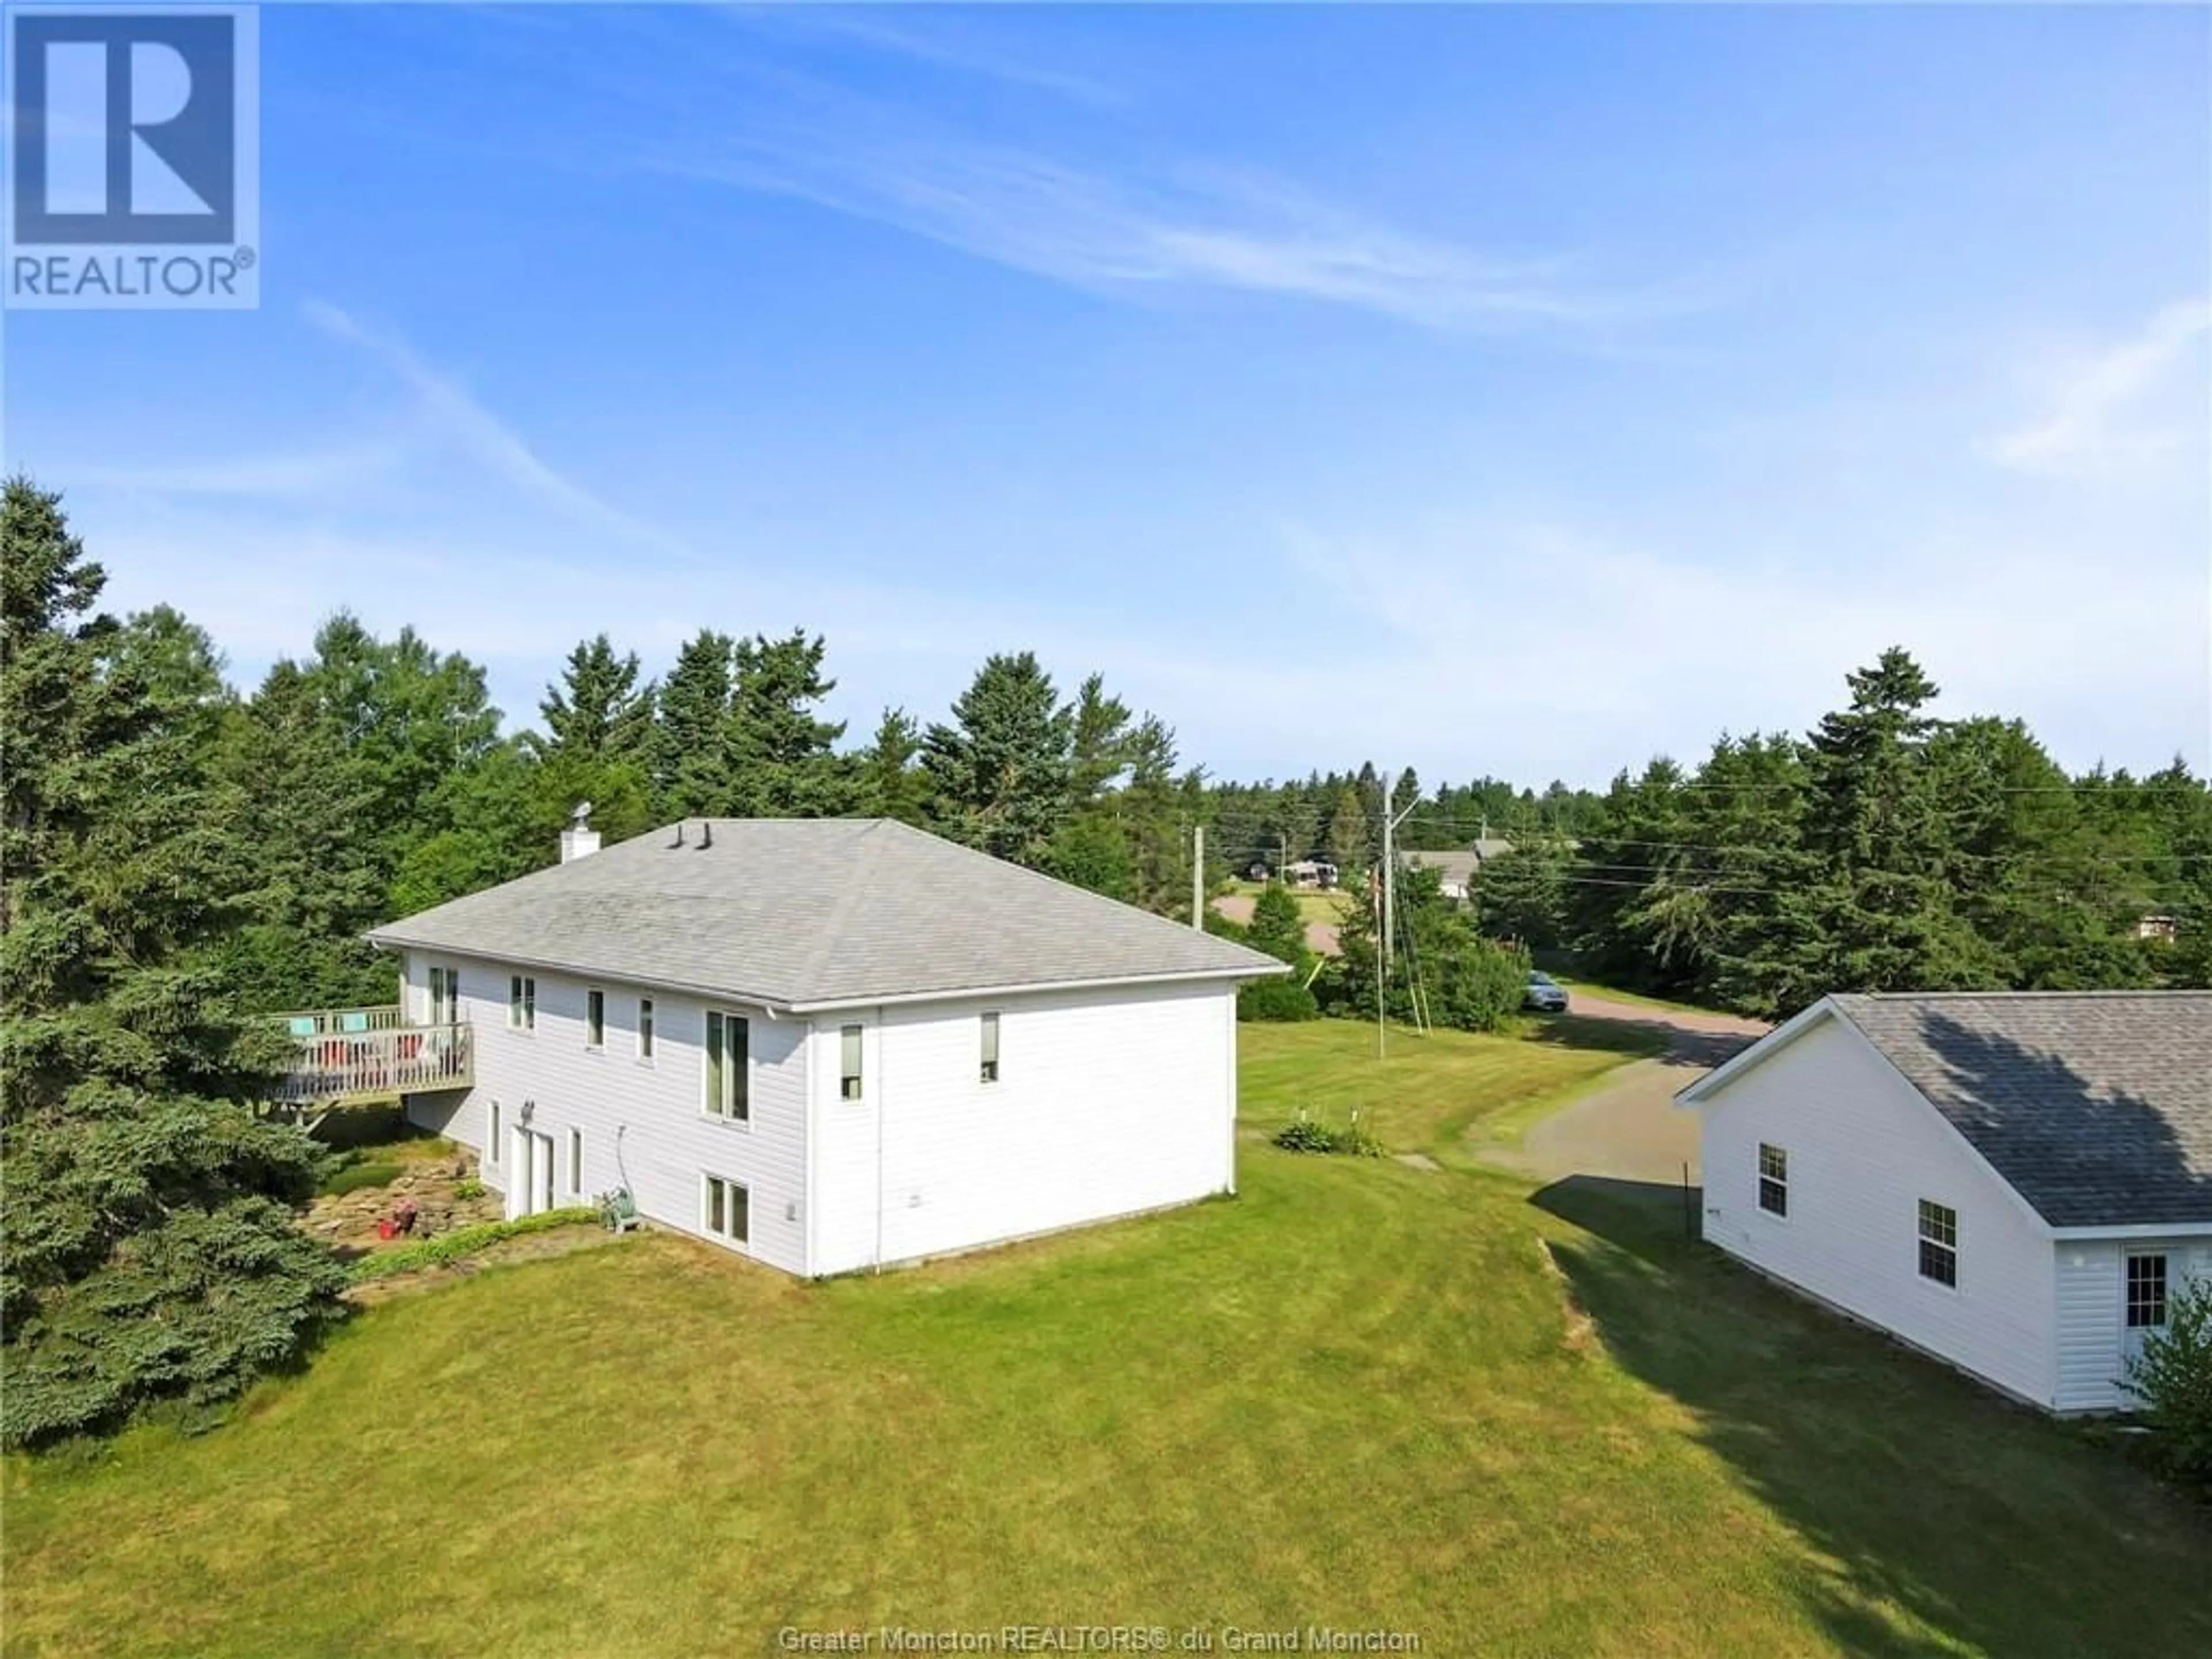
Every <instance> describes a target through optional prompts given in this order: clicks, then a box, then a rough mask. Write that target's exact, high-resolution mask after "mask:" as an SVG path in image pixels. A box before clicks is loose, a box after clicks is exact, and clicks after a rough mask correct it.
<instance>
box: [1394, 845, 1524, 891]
mask: <svg viewBox="0 0 2212 1659" xmlns="http://www.w3.org/2000/svg"><path fill="white" fill-rule="evenodd" d="M1512 850H1513V843H1512V842H1509V841H1500V840H1498V839H1497V838H1496V837H1494V836H1484V837H1483V838H1482V839H1481V840H1480V841H1478V842H1475V843H1474V845H1473V846H1471V847H1468V848H1463V849H1462V850H1460V851H1458V852H1443V853H1439V852H1407V853H1401V854H1399V855H1398V860H1399V863H1400V864H1401V866H1405V867H1407V868H1411V869H1420V870H1433V871H1435V872H1437V878H1438V880H1439V881H1440V882H1441V883H1442V884H1443V895H1444V896H1445V897H1446V898H1450V899H1464V898H1469V897H1472V896H1474V884H1475V878H1477V877H1478V876H1480V874H1481V873H1482V866H1484V865H1485V864H1486V863H1488V862H1489V861H1490V860H1492V859H1494V858H1496V857H1498V855H1499V854H1503V853H1510V852H1511V851H1512Z"/></svg>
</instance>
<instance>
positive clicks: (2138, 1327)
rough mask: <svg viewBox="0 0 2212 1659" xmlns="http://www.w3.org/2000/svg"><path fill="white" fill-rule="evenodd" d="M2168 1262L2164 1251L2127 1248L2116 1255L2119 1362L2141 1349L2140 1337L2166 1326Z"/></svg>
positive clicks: (2127, 1362)
mask: <svg viewBox="0 0 2212 1659" xmlns="http://www.w3.org/2000/svg"><path fill="white" fill-rule="evenodd" d="M2171 1270H2172V1261H2171V1260H2170V1259H2169V1258H2168V1256H2167V1255H2166V1252H2165V1251H2164V1250H2130V1251H2127V1252H2126V1253H2125V1254H2124V1255H2122V1256H2121V1258H2120V1271H2121V1272H2122V1273H2124V1274H2125V1275H2126V1277H2125V1279H2124V1280H2123V1281H2122V1284H2121V1287H2120V1288H2121V1301H2120V1306H2121V1309H2122V1313H2121V1320H2122V1325H2121V1329H2120V1363H2121V1364H2123V1365H2125V1364H2129V1363H2130V1362H2131V1361H2133V1360H2134V1358H2135V1357H2136V1355H2137V1354H2138V1353H2140V1352H2142V1341H2143V1338H2144V1337H2146V1336H2147V1335H2148V1334H2150V1333H2151V1332H2153V1331H2162V1330H2164V1329H2165V1328H2166V1290H2167V1284H2168V1279H2167V1275H2168V1273H2170V1272H2171Z"/></svg>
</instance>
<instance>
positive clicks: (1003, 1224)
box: [812, 985, 1237, 1273]
mask: <svg viewBox="0 0 2212 1659" xmlns="http://www.w3.org/2000/svg"><path fill="white" fill-rule="evenodd" d="M984 1012H998V1013H999V1014H1000V1030H1001V1032H1002V1039H1003V1042H1004V1044H1005V1046H1006V1048H1007V1050H1008V1051H1010V1052H1011V1053H1012V1054H1013V1055H1014V1056H1016V1057H1017V1058H1018V1064H1016V1065H1013V1066H1009V1067H1007V1068H1006V1070H1005V1071H1004V1072H1003V1073H1002V1074H1001V1077H1000V1081H999V1082H997V1083H995V1084H986V1083H985V1082H983V1081H982V1079H981V1070H980V1066H979V1063H978V1059H977V1035H976V1034H977V1022H978V1020H979V1019H980V1018H981V1015H982V1014H983V1013H984ZM848 1024H850V1022H849V1021H848V1020H846V1019H841V1018H836V1017H829V1018H824V1019H823V1020H822V1021H820V1022H819V1023H817V1026H816V1028H815V1029H816V1036H815V1048H816V1052H817V1055H818V1056H819V1060H818V1064H817V1071H818V1073H819V1075H820V1076H821V1078H822V1079H823V1081H822V1084H821V1086H820V1088H819V1090H818V1091H817V1094H816V1097H815V1101H814V1141H813V1154H812V1169H813V1175H814V1182H815V1188H814V1193H815V1195H814V1206H813V1207H814V1213H815V1232H814V1239H813V1261H814V1268H813V1270H814V1271H815V1272H816V1273H842V1272H846V1271H848V1270H850V1269H853V1268H856V1267H867V1266H870V1265H871V1264H872V1263H874V1262H877V1261H884V1262H891V1261H909V1260H912V1259H913V1258H915V1257H917V1256H924V1255H937V1254H939V1253H941V1252H944V1251H947V1250H957V1249H967V1248H969V1247H972V1246H975V1245H979V1244H986V1243H993V1242H995V1241H998V1240H1000V1239H1006V1238H1018V1237H1024V1236H1025V1235H1028V1234H1032V1233H1039V1232H1047V1231H1052V1230H1054V1229H1055V1228H1060V1227H1067V1226H1073V1225H1076V1224H1078V1223H1080V1222H1085V1221H1092V1220H1097V1219H1101V1218H1105V1217H1109V1216H1117V1215H1127V1214H1131V1213H1133V1212H1138V1211H1143V1210H1150V1209H1158V1208H1162V1207H1164V1206H1168V1205H1171V1204H1180V1203H1185V1202H1188V1201H1189V1200H1193V1199H1198V1198H1203V1197H1206V1195H1207V1194H1212V1193H1218V1192H1226V1191H1232V1190H1234V1188H1235V1185H1236V1172H1235V1158H1234V1138H1235V1127H1236V1124H1235V1115H1236V1043H1237V1026H1236V996H1235V994H1234V992H1233V990H1232V989H1231V988H1230V987H1225V986H1219V985H1212V986H1196V987H1172V988H1160V987H1141V988H1140V987H1123V988H1119V989H1110V990H1109V989H1101V990H1096V991H1091V992H1085V993H1078V992H1040V993H1036V994H1032V995H1030V996H1027V997H1021V998H1015V999H1008V1000H998V999H994V1004H993V1008H992V1010H985V1009H983V1008H980V1007H978V1006H976V1005H975V1004H974V1003H972V1002H970V1003H967V1004H964V1005H963V1004H961V1003H958V1002H946V1003H933V1004H917V1005H909V1006H887V1007H885V1008H884V1010H883V1011H882V1012H881V1018H880V1019H879V1020H877V1021H874V1022H871V1023H869V1024H866V1025H865V1026H864V1027H863V1028H862V1034H861V1049H862V1060H863V1063H864V1066H865V1075H866V1093H865V1097H864V1098H863V1099H861V1100H860V1101H851V1100H847V1099H846V1098H844V1095H843V1086H842V1079H843V1058H844V1054H843V1051H844V1048H845V1046H846V1042H845V1027H846V1026H847V1025H848ZM879 1198H880V1203H879V1202H878V1200H879Z"/></svg>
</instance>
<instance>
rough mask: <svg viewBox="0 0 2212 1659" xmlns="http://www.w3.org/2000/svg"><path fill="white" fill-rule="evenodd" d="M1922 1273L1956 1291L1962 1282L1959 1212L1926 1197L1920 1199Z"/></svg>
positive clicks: (1923, 1275) (1922, 1275)
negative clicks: (1960, 1272) (1960, 1274)
mask: <svg viewBox="0 0 2212 1659" xmlns="http://www.w3.org/2000/svg"><path fill="white" fill-rule="evenodd" d="M1920 1276H1921V1277H1922V1278H1923V1279H1934V1280H1935V1281H1936V1283H1937V1284H1938V1285H1950V1286H1951V1287H1952V1288H1953V1289H1954V1290H1955V1289H1956V1288H1957V1287H1958V1284H1959V1212H1957V1211H1956V1210H1954V1209H1953V1208H1951V1207H1950V1206H1948V1204H1937V1203H1936V1202H1934V1201H1933V1200H1929V1199H1925V1198H1923V1199H1922V1200H1920Z"/></svg>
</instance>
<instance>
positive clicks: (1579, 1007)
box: [1484, 990, 1767, 1184]
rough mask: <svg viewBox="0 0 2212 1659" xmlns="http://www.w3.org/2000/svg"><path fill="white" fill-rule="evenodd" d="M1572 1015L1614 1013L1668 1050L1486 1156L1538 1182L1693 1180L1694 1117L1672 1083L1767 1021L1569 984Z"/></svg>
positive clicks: (1683, 1080)
mask: <svg viewBox="0 0 2212 1659" xmlns="http://www.w3.org/2000/svg"><path fill="white" fill-rule="evenodd" d="M1572 996H1573V998H1574V1012H1576V1013H1577V1014H1580V1015H1583V1016H1584V1017H1585V1018H1590V1019H1607V1020H1620V1021H1623V1022H1626V1023H1627V1024H1636V1025H1642V1026H1645V1027H1648V1028H1650V1030H1654V1031H1656V1032H1658V1033H1660V1034H1662V1035H1663V1036H1665V1037H1666V1039H1667V1045H1668V1046H1667V1052H1666V1053H1665V1054H1662V1055H1661V1056H1659V1057H1657V1058H1656V1059H1652V1060H1631V1061H1630V1062H1629V1063H1628V1064H1627V1065H1626V1066H1622V1067H1620V1069H1619V1070H1618V1071H1615V1072H1613V1073H1609V1074H1608V1075H1607V1079H1606V1081H1605V1082H1603V1083H1602V1084H1601V1085H1599V1086H1598V1087H1597V1088H1596V1089H1595V1091H1592V1092H1591V1093H1589V1094H1587V1095H1584V1096H1583V1097H1582V1098H1581V1099H1579V1100H1577V1101H1575V1102H1573V1103H1571V1104H1570V1105H1567V1106H1565V1107H1563V1108H1561V1109H1559V1111H1556V1112H1554V1113H1553V1114H1552V1115H1551V1116H1549V1117H1547V1118H1545V1119H1543V1120H1542V1121H1541V1122H1538V1123H1537V1124H1535V1125H1534V1126H1533V1127H1531V1128H1530V1129H1529V1130H1528V1133H1526V1134H1525V1135H1523V1136H1522V1139H1521V1144H1520V1145H1519V1146H1516V1147H1502V1148H1490V1149H1486V1151H1485V1153H1484V1156H1486V1158H1489V1159H1490V1160H1491V1161H1492V1162H1493V1163H1497V1164H1504V1165H1505V1166H1506V1167H1507V1168H1509V1169H1513V1170H1520V1171H1522V1173H1523V1174H1526V1175H1529V1176H1534V1177H1535V1178H1537V1179H1538V1180H1541V1181H1557V1180H1560V1179H1562V1178H1563V1177H1565V1176H1577V1175H1583V1176H1612V1177H1613V1178H1615V1179H1617V1180H1623V1181H1651V1182H1667V1183H1669V1184H1672V1183H1674V1182H1680V1180H1681V1179H1682V1169H1683V1166H1684V1165H1685V1164H1687V1165H1688V1166H1689V1173H1690V1179H1691V1180H1692V1182H1695V1181H1697V1180H1698V1179H1699V1168H1698V1116H1697V1114H1696V1113H1695V1112H1693V1111H1685V1110H1683V1109H1681V1108H1680V1107H1678V1106H1676V1105H1675V1104H1674V1094H1675V1091H1677V1090H1680V1089H1686V1088H1688V1087H1689V1086H1690V1085H1691V1084H1692V1082H1694V1081H1695V1080H1696V1079H1698V1078H1699V1077H1701V1076H1703V1075H1704V1074H1705V1073H1706V1072H1708V1071H1710V1070H1711V1069H1712V1068H1713V1067H1714V1066H1717V1065H1719V1064H1720V1063H1721V1061H1723V1060H1726V1059H1727V1058H1728V1057H1729V1055H1731V1054H1735V1053H1736V1052H1737V1051H1738V1050H1739V1049H1741V1048H1745V1047H1747V1045H1749V1044H1750V1043H1751V1042H1753V1041H1754V1040H1756V1039H1757V1038H1758V1037H1759V1036H1763V1035H1764V1034H1765V1031H1766V1030H1767V1028H1766V1027H1765V1025H1763V1024H1760V1023H1759V1021H1757V1020H1755V1019H1741V1018H1737V1017H1736V1016H1735V1015H1734V1014H1703V1013H1675V1012H1671V1011H1668V1010H1665V1009H1659V1008H1646V1007H1642V1006H1638V1005H1637V1004H1634V1003H1628V1002H1614V1001H1612V1000H1609V999H1607V998H1605V997H1602V996H1599V995H1596V994H1593V993H1590V992H1586V991H1580V990H1577V991H1574V992H1573V993H1572Z"/></svg>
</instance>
